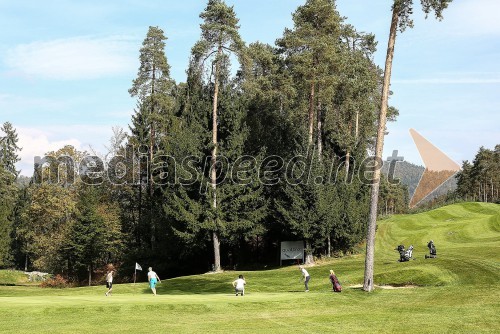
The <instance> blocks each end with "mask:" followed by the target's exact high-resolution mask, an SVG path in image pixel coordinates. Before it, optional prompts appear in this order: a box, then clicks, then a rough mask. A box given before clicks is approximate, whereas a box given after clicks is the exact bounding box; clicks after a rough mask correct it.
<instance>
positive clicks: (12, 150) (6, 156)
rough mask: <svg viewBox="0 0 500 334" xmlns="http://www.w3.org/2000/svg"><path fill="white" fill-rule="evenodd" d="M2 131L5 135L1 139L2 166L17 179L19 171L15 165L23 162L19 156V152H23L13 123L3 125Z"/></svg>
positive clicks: (0, 158)
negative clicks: (20, 161) (18, 144)
mask: <svg viewBox="0 0 500 334" xmlns="http://www.w3.org/2000/svg"><path fill="white" fill-rule="evenodd" d="M0 131H1V132H3V133H4V135H3V136H2V137H0V165H2V166H3V167H4V169H5V170H6V171H8V172H10V173H12V174H13V175H14V176H15V177H16V178H17V176H18V175H19V171H18V170H16V166H15V164H16V163H17V162H18V161H19V160H21V159H20V158H19V156H18V155H17V152H19V151H20V150H21V148H20V147H19V146H17V143H18V141H19V139H18V138H17V132H16V129H14V127H13V126H12V124H11V123H9V122H5V123H3V125H2V127H1V128H0Z"/></svg>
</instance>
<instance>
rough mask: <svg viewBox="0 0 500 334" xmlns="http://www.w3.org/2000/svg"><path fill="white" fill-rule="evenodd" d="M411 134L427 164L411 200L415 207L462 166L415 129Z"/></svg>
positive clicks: (411, 130) (411, 205) (411, 204)
mask: <svg viewBox="0 0 500 334" xmlns="http://www.w3.org/2000/svg"><path fill="white" fill-rule="evenodd" d="M410 134H411V137H412V138H413V141H414V142H415V145H416V146H417V149H418V152H419V153H420V156H421V157H422V160H423V162H424V165H425V171H424V174H423V175H422V177H421V178H420V182H419V183H418V186H417V189H416V190H415V193H414V194H413V196H412V198H411V201H410V207H415V206H416V205H417V204H418V203H419V202H420V201H422V200H423V199H424V198H426V197H427V196H428V195H429V194H431V193H432V192H433V191H435V190H436V189H437V188H439V187H440V186H441V185H442V184H443V183H445V182H446V181H447V180H448V179H449V178H451V177H452V176H453V175H455V174H456V173H457V172H458V171H459V170H460V166H459V165H458V164H457V163H456V162H455V161H453V160H452V159H450V158H449V157H448V156H447V155H446V154H444V153H443V152H442V151H441V150H440V149H439V148H437V147H436V146H434V145H433V144H432V143H431V142H429V141H428V140H427V139H425V138H424V137H422V135H421V134H419V133H418V132H417V131H415V130H414V129H410Z"/></svg>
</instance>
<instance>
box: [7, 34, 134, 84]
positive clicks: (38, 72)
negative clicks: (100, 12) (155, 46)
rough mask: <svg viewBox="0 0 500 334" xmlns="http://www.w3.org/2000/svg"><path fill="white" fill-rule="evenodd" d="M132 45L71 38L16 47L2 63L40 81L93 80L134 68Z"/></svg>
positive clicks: (109, 39)
mask: <svg viewBox="0 0 500 334" xmlns="http://www.w3.org/2000/svg"><path fill="white" fill-rule="evenodd" d="M135 44H136V43H133V42H132V41H131V40H130V39H127V38H124V37H121V36H113V37H107V38H92V37H75V38H67V39H57V40H52V41H37V42H32V43H29V44H21V45H17V46H16V47H14V48H13V49H10V50H9V51H8V52H7V56H6V59H5V63H6V65H7V66H8V67H10V69H11V70H12V71H14V72H15V73H21V74H23V75H26V76H29V77H35V78H42V79H56V80H79V79H96V78H102V77H106V76H114V75H120V74H123V73H128V72H129V71H131V69H132V70H134V69H135V68H136V62H137V61H136V59H135V56H136V54H135V49H137V46H136V45H135Z"/></svg>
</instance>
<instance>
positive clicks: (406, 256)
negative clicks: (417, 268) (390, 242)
mask: <svg viewBox="0 0 500 334" xmlns="http://www.w3.org/2000/svg"><path fill="white" fill-rule="evenodd" d="M397 251H398V252H399V262H406V261H410V259H411V258H412V257H413V245H410V247H409V248H408V249H406V250H405V246H403V245H399V246H398V248H397Z"/></svg>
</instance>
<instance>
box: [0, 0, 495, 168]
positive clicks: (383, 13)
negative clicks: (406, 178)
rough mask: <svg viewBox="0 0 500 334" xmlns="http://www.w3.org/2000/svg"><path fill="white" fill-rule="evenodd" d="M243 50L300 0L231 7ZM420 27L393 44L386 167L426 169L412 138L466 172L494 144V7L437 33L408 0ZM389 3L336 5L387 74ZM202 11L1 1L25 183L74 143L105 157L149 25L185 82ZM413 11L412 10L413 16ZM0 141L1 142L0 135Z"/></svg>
mask: <svg viewBox="0 0 500 334" xmlns="http://www.w3.org/2000/svg"><path fill="white" fill-rule="evenodd" d="M226 2H227V3H228V4H229V5H232V6H234V9H235V11H236V13H237V15H238V17H239V19H240V25H241V28H240V33H241V35H242V38H243V39H244V40H245V42H246V43H247V44H250V43H252V42H255V41H261V42H264V43H269V44H274V42H275V40H276V39H277V38H279V37H280V36H281V35H282V33H283V30H284V29H285V27H288V28H291V27H293V22H292V16H291V13H292V12H294V11H295V9H296V8H297V6H299V5H302V4H304V3H305V0H251V1H248V0H226ZM414 2H415V4H416V6H415V10H414V13H415V14H414V16H413V17H414V21H415V27H414V28H413V29H408V30H406V31H405V32H404V33H403V34H399V35H398V37H397V41H396V51H395V58H394V64H393V70H392V85H391V90H392V91H393V95H392V96H391V100H390V104H391V105H393V106H395V107H397V108H398V109H399V112H400V116H399V118H398V120H397V121H396V122H394V123H390V124H389V125H388V131H389V134H388V135H387V136H386V138H385V146H384V157H388V156H390V155H391V154H392V151H393V150H398V151H399V155H400V156H404V158H405V160H406V161H410V162H413V163H416V164H422V160H421V158H420V156H419V154H418V150H417V149H416V147H415V145H414V143H413V141H412V138H411V136H410V134H409V130H410V129H411V128H413V129H415V130H416V131H417V132H419V133H420V134H421V135H422V136H423V137H425V138H427V139H428V140H429V141H430V142H432V143H433V144H434V145H435V146H437V147H438V148H440V149H441V150H442V151H443V152H445V153H446V154H447V155H448V156H449V157H450V158H451V159H452V160H453V161H456V162H457V163H459V164H461V163H462V161H463V160H469V161H470V160H472V159H474V156H475V154H476V152H477V151H478V149H479V147H481V146H484V147H486V148H490V149H492V148H494V146H495V145H496V144H500V62H499V61H498V60H499V59H500V20H499V19H498V13H500V1H498V0H454V1H453V3H452V4H451V5H450V7H449V8H448V9H447V10H446V11H445V13H444V20H443V21H441V22H439V21H437V20H435V19H434V17H432V16H431V17H429V18H428V19H427V20H426V19H425V17H424V14H423V13H422V12H421V10H420V9H419V6H420V1H418V0H415V1H414ZM391 3H392V1H391V0H337V9H338V10H339V12H340V14H341V15H342V16H344V17H346V22H347V23H350V24H352V25H354V26H355V27H356V29H357V30H359V31H365V32H371V33H374V34H375V36H376V40H377V41H378V51H377V53H376V54H375V63H376V64H377V65H379V66H380V67H383V65H384V61H385V53H386V48H387V39H388V34H389V24H390V18H391V12H390V9H391ZM205 5H206V1H205V0H183V1H178V0H148V1H142V0H107V1H102V0H99V1H96V0H80V1H77V0H72V1H71V0H50V1H39V0H17V1H12V0H0V41H1V42H0V122H2V123H3V122H5V121H9V122H11V123H12V124H13V125H14V127H15V128H16V130H17V132H18V135H19V146H21V147H22V151H21V153H20V157H21V161H20V162H19V163H18V168H19V169H21V174H22V175H27V176H31V175H32V173H33V159H34V157H35V156H43V155H44V154H45V153H46V152H48V151H51V150H57V149H59V148H61V147H63V146H64V145H67V144H70V145H73V146H75V147H76V148H77V149H79V150H86V151H92V150H93V151H97V152H101V153H105V152H106V146H108V143H109V139H110V138H111V136H112V134H113V132H112V127H113V126H120V127H122V128H124V129H128V124H129V122H130V117H131V115H132V113H133V110H134V107H135V104H136V101H135V99H133V98H131V97H130V96H129V94H128V89H129V88H130V87H131V84H132V80H133V79H134V78H135V76H136V74H137V69H138V67H139V59H138V56H139V49H140V47H141V44H142V41H143V39H144V37H145V36H146V33H147V31H148V27H149V26H158V27H159V28H161V29H162V30H163V31H164V32H165V35H166V36H167V37H168V40H167V46H166V50H165V51H166V55H167V58H168V61H169V64H170V66H171V75H172V77H173V78H174V79H175V80H176V81H177V82H181V81H184V80H185V70H186V68H187V64H188V59H189V53H190V49H191V47H192V46H193V44H194V43H195V42H196V41H197V40H198V39H199V37H200V30H199V24H200V23H201V19H200V18H199V14H200V13H201V12H202V11H203V9H204V7H205ZM417 5H418V6H417ZM0 135H1V134H0Z"/></svg>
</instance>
